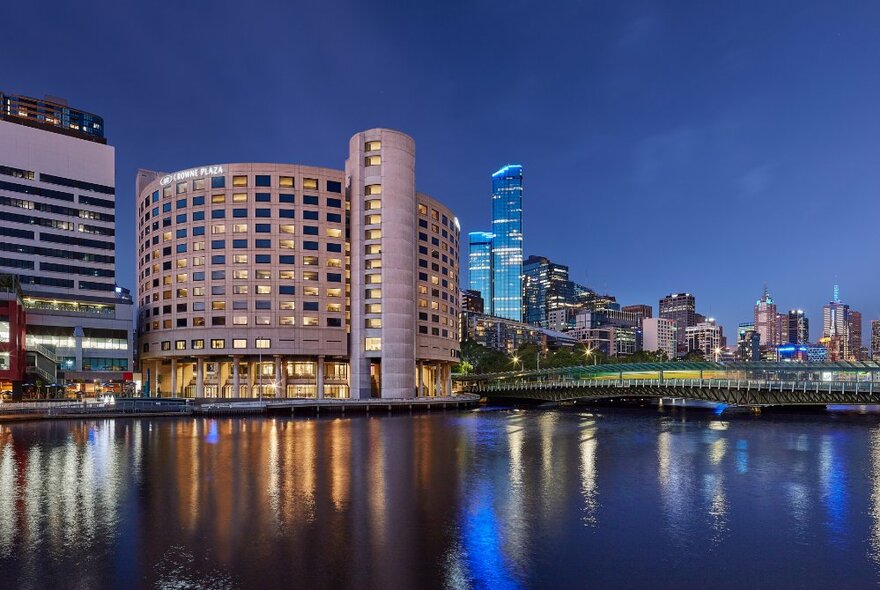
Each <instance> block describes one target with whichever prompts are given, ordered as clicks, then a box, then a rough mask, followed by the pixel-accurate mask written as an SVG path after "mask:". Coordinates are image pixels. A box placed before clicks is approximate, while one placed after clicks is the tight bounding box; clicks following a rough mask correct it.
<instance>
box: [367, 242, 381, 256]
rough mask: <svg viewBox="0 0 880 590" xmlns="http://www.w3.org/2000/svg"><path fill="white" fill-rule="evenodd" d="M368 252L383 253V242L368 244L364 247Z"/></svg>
mask: <svg viewBox="0 0 880 590" xmlns="http://www.w3.org/2000/svg"><path fill="white" fill-rule="evenodd" d="M364 250H365V252H366V253H367V254H381V253H382V245H381V244H367V246H366V247H365V248H364Z"/></svg>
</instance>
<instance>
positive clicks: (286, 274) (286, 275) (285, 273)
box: [278, 270, 296, 281]
mask: <svg viewBox="0 0 880 590" xmlns="http://www.w3.org/2000/svg"><path fill="white" fill-rule="evenodd" d="M278 278H279V279H285V280H288V281H292V280H293V279H295V278H296V273H295V272H294V271H292V270H279V271H278Z"/></svg>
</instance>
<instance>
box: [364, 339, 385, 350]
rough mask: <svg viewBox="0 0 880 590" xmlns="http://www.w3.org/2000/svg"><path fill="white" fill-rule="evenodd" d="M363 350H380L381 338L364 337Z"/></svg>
mask: <svg viewBox="0 0 880 590" xmlns="http://www.w3.org/2000/svg"><path fill="white" fill-rule="evenodd" d="M364 350H366V351H368V352H370V351H375V350H382V339H381V338H364Z"/></svg>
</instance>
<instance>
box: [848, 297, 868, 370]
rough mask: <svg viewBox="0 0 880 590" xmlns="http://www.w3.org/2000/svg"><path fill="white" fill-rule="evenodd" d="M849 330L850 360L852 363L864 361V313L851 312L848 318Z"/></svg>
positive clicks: (852, 310) (851, 310)
mask: <svg viewBox="0 0 880 590" xmlns="http://www.w3.org/2000/svg"><path fill="white" fill-rule="evenodd" d="M847 330H848V331H849V358H847V360H850V361H863V360H866V359H865V358H863V357H864V356H865V355H864V354H863V351H862V313H861V312H859V311H855V310H854V309H850V310H849V315H848V316H847Z"/></svg>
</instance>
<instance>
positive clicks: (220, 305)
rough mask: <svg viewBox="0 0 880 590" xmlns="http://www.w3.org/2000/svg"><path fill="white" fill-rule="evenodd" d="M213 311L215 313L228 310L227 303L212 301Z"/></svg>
mask: <svg viewBox="0 0 880 590" xmlns="http://www.w3.org/2000/svg"><path fill="white" fill-rule="evenodd" d="M211 309H212V310H213V311H223V310H224V309H226V302H225V301H212V302H211Z"/></svg>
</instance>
